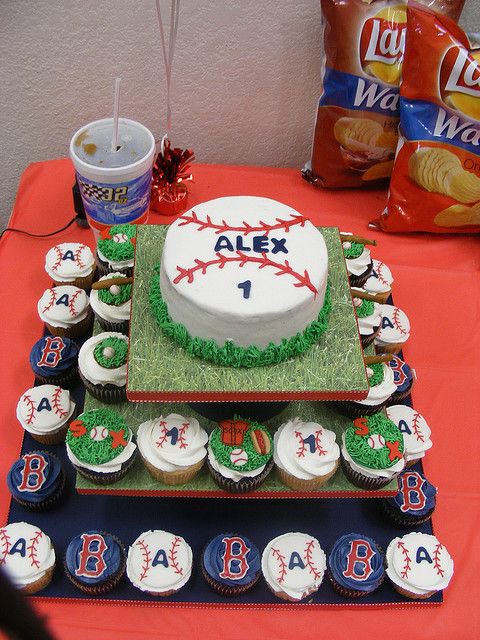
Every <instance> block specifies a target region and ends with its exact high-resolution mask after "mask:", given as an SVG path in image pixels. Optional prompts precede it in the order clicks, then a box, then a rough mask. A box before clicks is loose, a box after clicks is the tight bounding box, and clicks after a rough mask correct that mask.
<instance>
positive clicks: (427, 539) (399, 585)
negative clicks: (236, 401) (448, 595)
mask: <svg viewBox="0 0 480 640" xmlns="http://www.w3.org/2000/svg"><path fill="white" fill-rule="evenodd" d="M386 557H387V576H388V577H389V578H390V581H391V583H392V585H393V586H394V588H395V589H396V590H397V591H398V592H399V593H401V594H402V595H403V596H406V597H407V598H412V599H413V600H424V599H426V598H430V597H431V596H433V595H434V594H435V593H437V592H438V591H440V590H441V589H446V588H447V587H448V584H449V582H450V580H451V578H452V576H453V560H452V557H451V556H450V554H449V553H448V551H447V549H446V548H445V547H444V545H443V544H441V543H440V542H439V541H438V540H437V538H436V537H435V536H432V535H428V534H426V533H407V535H405V536H403V537H402V538H394V539H393V540H392V541H391V542H390V544H389V545H388V547H387V552H386Z"/></svg>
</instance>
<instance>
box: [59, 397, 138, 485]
mask: <svg viewBox="0 0 480 640" xmlns="http://www.w3.org/2000/svg"><path fill="white" fill-rule="evenodd" d="M66 445H67V455H68V459H69V460H70V462H71V463H72V464H73V466H74V467H75V469H76V470H77V471H78V473H79V474H80V475H82V476H84V477H85V478H87V480H90V482H93V483H95V484H112V483H114V482H117V480H120V478H123V477H124V476H125V475H126V474H127V472H128V470H129V469H130V467H131V466H132V464H133V461H134V459H135V454H136V450H137V447H136V445H135V443H134V442H133V434H132V430H131V429H130V428H129V427H128V426H127V424H126V423H125V421H124V419H123V418H122V416H121V415H119V414H118V413H116V412H115V411H112V410H111V409H93V410H91V411H86V412H84V413H82V414H81V415H79V416H78V418H77V420H74V421H73V422H72V423H71V424H70V427H69V429H68V432H67V436H66Z"/></svg>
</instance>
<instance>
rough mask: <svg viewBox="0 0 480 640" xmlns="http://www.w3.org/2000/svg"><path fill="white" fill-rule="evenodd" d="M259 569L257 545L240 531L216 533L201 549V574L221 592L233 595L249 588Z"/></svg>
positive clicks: (256, 577) (253, 582)
mask: <svg viewBox="0 0 480 640" xmlns="http://www.w3.org/2000/svg"><path fill="white" fill-rule="evenodd" d="M260 569H261V567H260V553H259V552H258V549H257V547H256V546H255V545H254V544H252V543H251V542H250V540H249V539H248V538H246V537H245V536H242V535H238V534H235V533H220V534H219V535H218V536H215V538H213V540H210V542H209V543H208V544H207V546H206V547H205V549H204V551H203V556H202V572H203V576H204V578H205V580H206V581H207V582H208V584H209V586H210V587H211V588H212V589H213V590H214V591H216V592H217V593H219V594H220V595H222V596H237V595H239V594H241V593H245V591H248V590H249V589H251V588H252V587H253V585H254V584H255V583H256V582H257V580H258V578H259V577H260Z"/></svg>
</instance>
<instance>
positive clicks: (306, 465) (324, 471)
mask: <svg viewBox="0 0 480 640" xmlns="http://www.w3.org/2000/svg"><path fill="white" fill-rule="evenodd" d="M273 459H274V461H275V465H276V467H277V474H278V476H279V478H280V479H281V481H282V482H283V483H284V484H286V485H287V486H288V487H290V488H292V489H295V490H299V491H301V490H307V491H308V490H314V489H319V488H320V487H322V486H323V485H324V484H325V483H326V482H327V481H328V480H329V479H330V478H331V477H332V476H333V475H334V473H335V472H336V470H337V468H338V466H339V459H340V449H339V447H338V444H337V443H336V436H335V433H334V432H333V431H330V430H329V429H325V428H324V427H323V426H322V425H320V424H318V423H316V422H304V421H303V420H301V419H300V418H298V417H297V418H294V419H293V420H290V421H289V422H287V423H285V424H282V425H281V426H280V427H279V428H278V429H277V431H276V432H275V435H274V453H273Z"/></svg>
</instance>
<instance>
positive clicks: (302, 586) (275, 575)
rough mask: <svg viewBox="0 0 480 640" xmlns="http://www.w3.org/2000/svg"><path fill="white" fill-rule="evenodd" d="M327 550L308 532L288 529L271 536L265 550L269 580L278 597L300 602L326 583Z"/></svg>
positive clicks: (263, 568) (263, 570) (264, 556)
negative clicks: (276, 535)
mask: <svg viewBox="0 0 480 640" xmlns="http://www.w3.org/2000/svg"><path fill="white" fill-rule="evenodd" d="M326 566H327V562H326V557H325V552H324V551H323V549H322V547H321V546H320V543H319V542H318V540H317V539H316V538H314V537H313V536H311V535H309V534H307V533H298V532H296V533H284V534H283V535H281V536H278V537H277V538H274V539H273V540H271V541H270V542H269V543H268V544H267V546H266V547H265V550H264V551H263V554H262V572H263V577H264V578H265V581H266V583H267V585H268V587H269V588H270V590H271V591H272V593H274V594H275V595H276V596H277V597H278V598H281V599H282V600H290V601H291V602H300V600H304V599H305V598H307V597H308V596H311V595H312V594H314V593H315V592H316V591H318V588H319V587H320V585H321V584H322V580H323V576H324V573H325V569H326Z"/></svg>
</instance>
